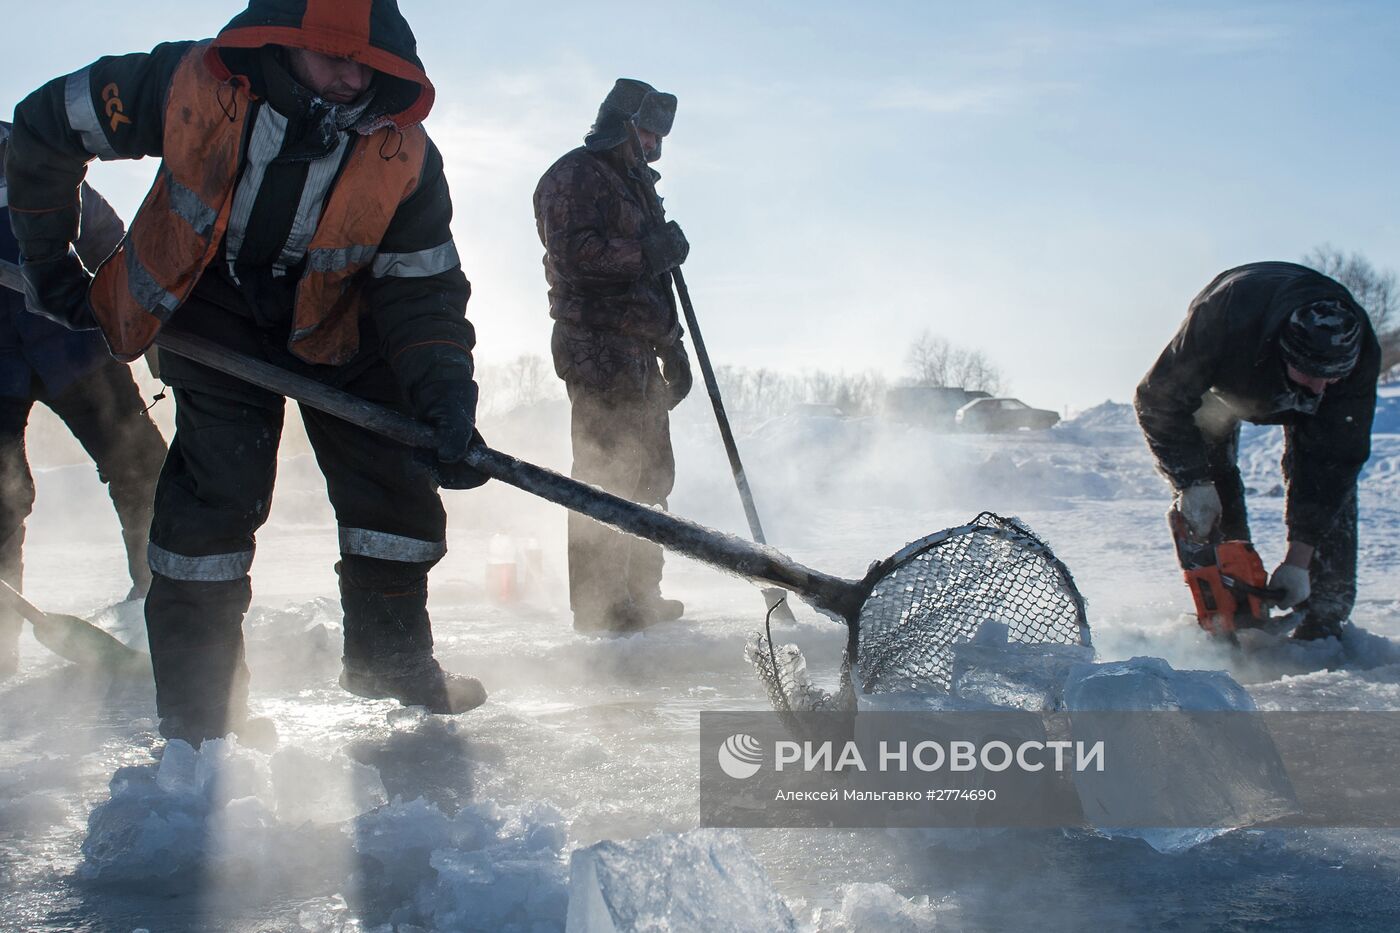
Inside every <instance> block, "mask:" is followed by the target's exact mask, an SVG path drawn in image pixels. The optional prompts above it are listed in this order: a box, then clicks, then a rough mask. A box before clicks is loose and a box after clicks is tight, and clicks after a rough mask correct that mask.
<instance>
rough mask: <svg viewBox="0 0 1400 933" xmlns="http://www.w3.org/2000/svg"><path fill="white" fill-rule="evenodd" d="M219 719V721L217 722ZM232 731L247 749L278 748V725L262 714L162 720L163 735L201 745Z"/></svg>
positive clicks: (181, 716) (196, 715) (172, 717)
mask: <svg viewBox="0 0 1400 933" xmlns="http://www.w3.org/2000/svg"><path fill="white" fill-rule="evenodd" d="M216 720H218V721H216ZM229 733H232V734H233V735H234V737H235V738H237V739H238V744H240V745H242V746H243V747H245V748H251V749H254V750H256V751H260V752H265V753H270V752H272V751H273V750H275V749H276V748H277V726H276V725H275V724H274V723H273V722H272V720H271V719H266V718H264V717H261V716H246V715H240V716H236V717H235V716H216V717H206V716H202V715H200V714H198V713H195V714H192V715H182V714H175V715H170V716H164V717H162V718H161V721H160V734H161V737H162V738H164V739H166V740H167V741H173V740H175V739H180V740H181V741H184V742H188V743H190V744H191V745H193V746H194V747H195V748H199V747H200V745H202V744H203V743H204V742H205V740H206V739H221V738H223V737H225V736H226V735H228V734H229Z"/></svg>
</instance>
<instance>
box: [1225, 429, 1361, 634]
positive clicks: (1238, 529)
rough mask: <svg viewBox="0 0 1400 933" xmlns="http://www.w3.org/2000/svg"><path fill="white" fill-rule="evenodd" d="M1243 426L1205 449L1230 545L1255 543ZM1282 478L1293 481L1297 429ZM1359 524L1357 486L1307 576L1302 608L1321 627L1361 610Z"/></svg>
mask: <svg viewBox="0 0 1400 933" xmlns="http://www.w3.org/2000/svg"><path fill="white" fill-rule="evenodd" d="M1239 444H1240V427H1239V425H1238V424H1236V425H1235V426H1234V429H1233V430H1232V431H1230V432H1229V433H1228V434H1227V435H1226V436H1225V437H1223V438H1220V439H1218V440H1215V441H1214V442H1213V443H1211V444H1210V446H1208V447H1207V448H1206V463H1207V465H1208V466H1209V468H1210V479H1211V482H1213V483H1215V489H1216V491H1217V492H1218V493H1220V506H1221V511H1220V530H1221V534H1222V535H1223V537H1224V538H1225V539H1226V540H1243V541H1248V540H1250V534H1249V516H1248V513H1247V510H1246V508H1245V495H1244V481H1243V480H1242V479H1241V478H1240V470H1239V466H1238V458H1239ZM1283 478H1284V483H1285V485H1288V486H1291V485H1292V482H1293V428H1292V427H1291V426H1285V427H1284V456H1283ZM1357 520H1358V510H1357V496H1356V486H1355V484H1353V485H1352V488H1351V490H1350V492H1349V493H1348V494H1347V498H1346V504H1345V505H1343V506H1342V509H1341V511H1340V512H1339V513H1338V514H1337V519H1336V521H1335V522H1334V523H1333V524H1332V527H1331V528H1330V529H1329V530H1328V531H1327V532H1326V533H1325V534H1324V535H1323V536H1322V540H1320V541H1318V542H1317V549H1316V550H1315V551H1314V552H1313V559H1312V566H1311V567H1310V568H1309V569H1308V575H1309V578H1310V582H1311V584H1312V595H1311V596H1309V597H1308V599H1307V600H1306V601H1304V602H1303V603H1300V604H1299V606H1298V608H1300V609H1306V610H1307V613H1308V616H1307V617H1308V621H1309V622H1316V623H1320V624H1330V623H1337V624H1340V623H1342V622H1345V621H1346V620H1347V618H1348V617H1349V616H1350V615H1351V610H1352V607H1353V606H1355V605H1356V548H1357V534H1356V525H1357Z"/></svg>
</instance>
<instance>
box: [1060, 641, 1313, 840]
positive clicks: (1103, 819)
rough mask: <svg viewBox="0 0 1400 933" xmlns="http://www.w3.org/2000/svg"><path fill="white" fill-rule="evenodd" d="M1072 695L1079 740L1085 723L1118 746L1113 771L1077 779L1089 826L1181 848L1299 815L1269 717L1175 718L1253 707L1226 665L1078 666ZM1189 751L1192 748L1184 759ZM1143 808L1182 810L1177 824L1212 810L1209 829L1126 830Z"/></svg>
mask: <svg viewBox="0 0 1400 933" xmlns="http://www.w3.org/2000/svg"><path fill="white" fill-rule="evenodd" d="M1064 699H1065V708H1066V710H1067V711H1069V712H1070V714H1071V716H1072V718H1073V720H1074V723H1075V733H1076V737H1079V734H1080V731H1081V726H1084V727H1087V728H1088V729H1089V730H1091V731H1092V734H1093V735H1092V737H1093V738H1094V739H1099V738H1102V739H1103V740H1104V742H1105V745H1106V747H1109V748H1112V749H1113V752H1112V753H1111V755H1110V764H1111V767H1109V768H1107V769H1105V770H1104V771H1095V770H1092V769H1091V770H1086V771H1080V772H1076V773H1075V775H1074V783H1075V788H1076V790H1077V791H1078V793H1079V800H1080V804H1081V806H1082V807H1083V811H1084V817H1085V820H1086V822H1087V823H1088V824H1089V825H1091V826H1094V827H1096V828H1098V830H1099V831H1100V832H1102V833H1103V834H1105V835H1107V836H1113V837H1119V836H1123V837H1131V838H1139V839H1142V840H1143V841H1145V842H1146V843H1147V844H1148V845H1150V846H1152V847H1153V848H1154V849H1157V850H1158V851H1160V852H1176V851H1182V850H1184V849H1188V848H1191V847H1192V846H1195V845H1199V844H1201V843H1203V842H1206V841H1208V840H1210V839H1212V838H1214V837H1215V836H1218V835H1220V834H1222V833H1225V832H1228V831H1230V830H1231V829H1238V828H1243V827H1246V826H1251V825H1254V824H1256V823H1261V822H1266V821H1268V820H1271V819H1275V818H1277V817H1280V816H1284V815H1286V814H1289V813H1291V812H1293V811H1294V806H1295V805H1294V801H1293V791H1292V786H1291V784H1290V783H1289V781H1288V776H1287V774H1286V772H1285V771H1284V768H1283V763H1282V762H1281V761H1280V759H1279V756H1278V752H1277V750H1276V749H1275V748H1274V744H1273V740H1272V739H1271V738H1270V736H1269V733H1268V731H1267V729H1265V728H1264V726H1263V724H1262V723H1257V722H1253V721H1251V720H1250V719H1248V718H1246V717H1231V718H1230V719H1229V720H1228V721H1227V720H1225V719H1224V718H1223V717H1221V718H1208V719H1202V718H1200V717H1196V718H1191V717H1186V716H1182V717H1174V716H1171V715H1170V714H1171V713H1173V712H1183V713H1204V712H1231V711H1234V712H1249V711H1253V710H1254V709H1255V706H1254V701H1253V700H1252V699H1251V698H1250V696H1249V694H1248V692H1246V691H1245V689H1244V688H1243V687H1241V686H1240V685H1239V684H1238V683H1236V682H1235V680H1234V679H1233V678H1232V677H1230V675H1229V674H1227V673H1225V672H1224V671H1178V670H1175V669H1174V668H1173V667H1172V666H1171V665H1170V664H1168V663H1167V662H1166V661H1163V660H1161V659H1160V658H1132V659H1130V660H1127V661H1114V662H1111V663H1107V664H1081V665H1076V666H1075V667H1074V668H1073V669H1072V670H1071V671H1070V675H1069V678H1068V680H1067V681H1066V682H1065V687H1064ZM1075 713H1080V714H1086V713H1087V714H1093V713H1104V714H1106V715H1104V716H1098V717H1095V716H1093V715H1087V716H1086V715H1079V716H1075V715H1074V714H1075ZM1128 713H1145V714H1148V716H1143V717H1136V718H1135V717H1133V716H1130V715H1124V714H1128ZM1154 713H1155V714H1161V715H1156V716H1152V715H1151V714H1154ZM1148 717H1150V718H1148ZM1167 731H1170V732H1175V733H1177V738H1175V739H1174V740H1173V739H1171V738H1170V737H1169V736H1167V735H1165V734H1164V733H1165V732H1167ZM1164 740H1165V741H1164ZM1183 749H1190V750H1191V751H1190V752H1189V753H1187V754H1186V757H1185V758H1183ZM1140 812H1151V813H1154V814H1158V815H1159V816H1160V815H1166V816H1168V817H1171V815H1172V814H1175V817H1171V818H1166V819H1162V822H1165V823H1168V824H1169V825H1172V826H1176V827H1180V826H1182V825H1183V822H1185V821H1189V820H1192V819H1195V818H1196V817H1197V816H1199V815H1200V814H1203V813H1204V814H1210V815H1211V819H1210V820H1209V821H1203V822H1209V824H1210V826H1209V827H1201V828H1189V827H1188V828H1153V827H1144V826H1133V827H1132V828H1128V827H1126V826H1125V821H1124V820H1123V819H1122V815H1123V814H1131V813H1140ZM1183 817H1184V818H1185V819H1184V820H1183Z"/></svg>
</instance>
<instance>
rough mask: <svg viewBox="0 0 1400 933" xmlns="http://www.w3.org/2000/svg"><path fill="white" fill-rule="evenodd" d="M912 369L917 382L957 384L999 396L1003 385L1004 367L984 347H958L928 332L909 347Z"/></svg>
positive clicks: (912, 374)
mask: <svg viewBox="0 0 1400 933" xmlns="http://www.w3.org/2000/svg"><path fill="white" fill-rule="evenodd" d="M908 361H909V370H910V375H911V376H912V377H913V381H914V384H915V385H921V386H956V387H960V388H963V389H968V390H971V391H981V392H986V393H988V394H990V395H998V394H1000V393H1001V390H1002V388H1003V379H1002V375H1001V370H999V369H998V368H997V367H996V366H995V365H993V363H992V361H991V360H990V359H988V358H987V355H986V354H985V353H983V352H982V351H981V350H969V349H966V348H963V347H956V346H954V345H953V344H951V343H949V342H948V341H947V340H946V339H945V338H943V337H938V336H935V335H934V334H932V333H931V332H929V331H924V332H923V333H922V334H920V335H919V336H918V338H917V339H916V340H915V341H914V343H913V344H912V345H911V346H910V347H909V356H908Z"/></svg>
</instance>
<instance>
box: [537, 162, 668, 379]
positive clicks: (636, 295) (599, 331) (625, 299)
mask: <svg viewBox="0 0 1400 933" xmlns="http://www.w3.org/2000/svg"><path fill="white" fill-rule="evenodd" d="M643 170H645V171H650V169H643ZM630 171H631V170H630V169H629V168H628V167H627V166H626V165H625V160H624V158H623V154H622V150H621V149H620V148H614V149H608V150H604V151H601V152H594V151H591V150H589V149H585V148H583V147H579V148H578V149H575V150H573V151H572V152H569V153H567V154H566V155H565V156H563V158H561V159H559V161H557V162H555V163H554V164H553V165H552V166H550V168H549V170H548V171H547V172H545V173H544V176H543V177H542V178H541V179H540V181H539V184H538V186H536V188H535V197H534V206H535V225H536V229H537V231H538V233H539V237H540V242H541V244H543V246H544V249H545V254H544V270H545V278H546V280H547V281H548V282H549V314H550V317H552V318H554V320H555V321H556V322H557V323H556V325H555V336H554V357H555V369H556V371H558V373H559V375H560V376H561V377H562V378H564V379H566V380H570V381H574V380H577V381H581V382H584V383H586V384H589V385H594V386H597V387H601V386H604V385H608V384H611V383H613V382H614V381H615V380H617V379H618V378H619V377H620V375H621V374H622V373H623V372H624V371H626V372H630V371H632V370H638V371H642V370H645V368H646V367H647V366H648V365H649V366H650V368H652V369H654V368H655V365H656V363H655V361H656V355H657V352H658V351H661V350H665V349H667V348H669V347H670V346H671V345H673V344H674V343H675V342H676V340H678V339H679V338H680V336H681V333H682V331H681V327H680V323H679V321H678V319H677V317H676V306H675V298H674V296H673V295H672V293H671V279H670V276H666V275H661V276H658V275H656V274H654V273H653V272H652V270H651V269H650V268H649V266H648V265H647V261H646V258H645V256H644V255H643V253H642V238H643V237H645V236H646V235H647V234H648V233H650V232H651V231H652V230H653V229H655V228H656V227H658V226H660V225H661V224H663V223H665V219H664V217H653V216H652V215H651V213H650V212H649V210H648V207H649V205H648V203H647V200H648V198H649V197H650V195H649V193H648V192H647V191H645V190H644V188H643V183H642V182H641V181H639V180H638V179H636V178H633V177H631V176H630ZM653 177H659V176H656V175H655V173H654V172H653ZM644 357H645V358H647V359H643V358H644Z"/></svg>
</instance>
